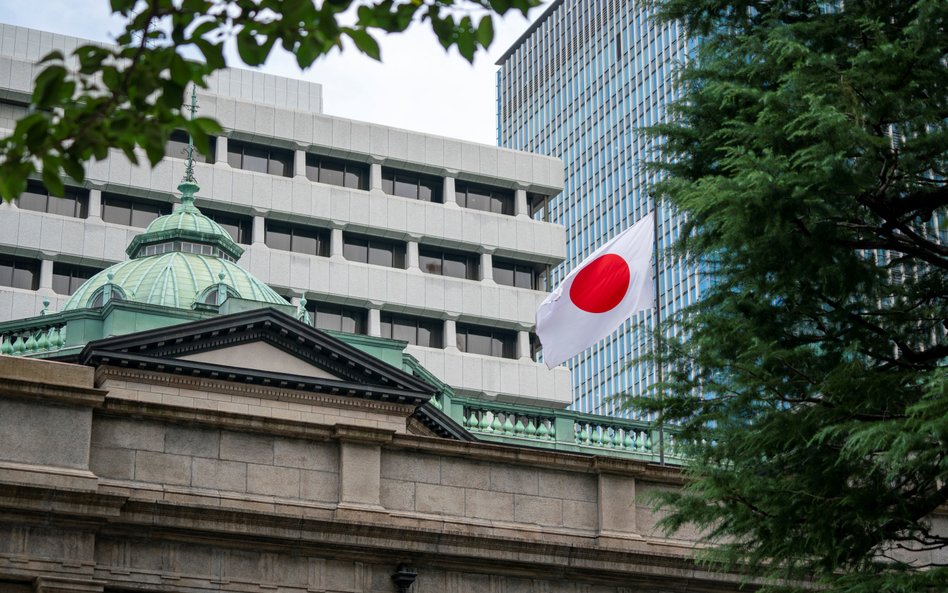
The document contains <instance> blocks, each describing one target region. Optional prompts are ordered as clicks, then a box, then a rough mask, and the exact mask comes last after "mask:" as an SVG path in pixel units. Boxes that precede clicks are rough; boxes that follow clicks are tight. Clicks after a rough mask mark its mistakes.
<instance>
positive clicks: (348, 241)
mask: <svg viewBox="0 0 948 593" xmlns="http://www.w3.org/2000/svg"><path fill="white" fill-rule="evenodd" d="M358 243H363V244H364V245H358ZM359 247H364V248H365V259H359V258H353V257H350V256H349V251H350V248H359ZM373 249H377V250H379V251H389V252H390V253H391V255H392V263H391V265H389V264H384V263H376V262H373V261H372V250H373ZM407 252H408V245H407V244H405V243H402V242H399V241H394V240H391V239H379V238H376V237H369V236H367V235H359V234H357V233H348V232H343V234H342V256H343V258H344V259H345V260H346V261H351V262H357V263H363V264H368V265H370V266H381V267H386V268H393V269H396V270H404V269H406V266H407V257H406V256H407Z"/></svg>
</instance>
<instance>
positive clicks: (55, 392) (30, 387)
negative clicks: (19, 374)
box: [0, 378, 107, 408]
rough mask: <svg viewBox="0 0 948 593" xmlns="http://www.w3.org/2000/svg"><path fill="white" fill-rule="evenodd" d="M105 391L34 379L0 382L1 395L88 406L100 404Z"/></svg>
mask: <svg viewBox="0 0 948 593" xmlns="http://www.w3.org/2000/svg"><path fill="white" fill-rule="evenodd" d="M106 393H107V392H106V391H105V390H104V389H95V388H91V387H69V386H64V385H51V384H48V383H43V382H40V381H36V380H32V381H31V380H25V381H21V380H18V379H9V378H7V379H4V380H3V381H2V382H0V396H2V397H15V398H22V399H29V400H31V401H36V400H43V401H47V402H51V403H57V404H70V405H74V406H82V407H89V408H97V407H99V406H101V405H102V402H103V401H104V400H105V397H106Z"/></svg>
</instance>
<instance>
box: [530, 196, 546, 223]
mask: <svg viewBox="0 0 948 593" xmlns="http://www.w3.org/2000/svg"><path fill="white" fill-rule="evenodd" d="M550 201H551V198H550V196H545V195H543V194H535V193H528V194H527V205H528V207H529V208H530V218H532V219H533V220H540V221H543V222H550Z"/></svg>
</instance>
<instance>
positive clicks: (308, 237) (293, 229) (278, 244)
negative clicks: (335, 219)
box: [264, 221, 329, 256]
mask: <svg viewBox="0 0 948 593" xmlns="http://www.w3.org/2000/svg"><path fill="white" fill-rule="evenodd" d="M264 241H265V242H266V244H267V246H269V247H270V248H271V249H281V250H283V251H293V252H295V253H305V254H308V255H322V256H326V255H329V231H328V230H326V229H317V228H313V227H304V226H295V225H288V224H282V223H272V222H270V221H267V225H266V237H265V239H264Z"/></svg>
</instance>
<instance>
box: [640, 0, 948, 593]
mask: <svg viewBox="0 0 948 593" xmlns="http://www.w3.org/2000/svg"><path fill="white" fill-rule="evenodd" d="M658 10H659V11H660V13H661V15H662V18H665V19H671V20H676V21H679V22H680V23H682V24H683V25H684V26H685V28H686V30H687V31H688V35H689V36H690V37H691V39H693V40H697V41H699V43H696V50H695V55H694V59H693V60H691V61H690V62H689V64H688V65H687V66H686V67H685V68H684V69H683V72H682V75H683V82H684V88H685V89H686V90H685V92H684V93H683V97H684V98H683V100H681V101H680V102H678V103H677V105H676V108H675V111H674V114H675V117H674V119H673V123H670V124H667V125H662V126H659V127H657V128H656V129H653V130H652V133H653V134H656V135H658V136H660V137H661V138H662V140H663V142H664V150H663V155H662V157H661V158H660V160H659V162H658V163H655V166H656V167H658V168H659V169H660V170H662V171H663V172H665V173H666V174H667V175H666V177H665V180H664V181H663V182H662V183H660V184H659V186H658V187H656V188H655V191H656V194H657V195H658V196H659V197H660V199H662V200H665V201H666V203H668V204H671V205H673V206H674V207H675V208H677V209H678V210H679V211H680V212H682V213H684V214H685V215H686V217H687V220H688V223H687V225H686V228H685V230H684V232H683V234H682V236H681V237H680V240H679V244H678V246H677V247H678V249H680V254H681V255H682V256H683V257H690V258H695V259H696V260H697V261H699V262H701V263H700V265H701V266H702V267H703V269H704V270H705V271H706V272H707V273H708V274H709V275H710V277H711V281H712V283H713V286H712V288H711V289H710V290H709V291H708V292H707V293H706V294H705V295H704V297H703V299H702V300H701V301H700V302H699V303H698V304H697V305H695V306H693V307H691V308H690V309H688V310H687V311H686V312H685V313H684V314H683V315H682V317H680V318H678V319H672V320H669V322H668V323H674V324H677V328H678V329H677V331H678V336H679V337H678V338H676V339H673V340H670V341H668V342H666V343H665V346H664V348H663V352H662V354H661V356H662V357H663V358H664V360H665V363H666V368H668V369H669V370H670V373H669V375H668V376H667V377H666V381H665V384H664V385H663V386H662V387H661V390H662V397H661V398H658V397H653V398H650V399H646V398H643V399H640V400H638V401H636V402H634V405H636V406H638V407H639V409H641V410H644V411H648V412H654V413H660V414H661V416H662V418H663V421H664V422H666V423H677V424H680V426H681V431H680V434H679V435H678V436H677V438H678V440H679V442H680V444H681V445H682V446H685V447H687V448H688V450H689V452H690V453H691V455H692V456H693V461H692V462H691V463H690V465H689V467H688V469H687V472H688V474H689V476H690V479H691V481H690V484H689V486H688V487H687V488H686V489H685V490H684V491H682V492H678V493H671V494H667V495H665V496H664V497H663V499H662V500H663V502H664V503H665V504H667V505H668V508H669V511H670V514H669V515H668V517H667V519H666V520H665V523H664V526H665V527H666V528H668V529H675V528H678V527H681V526H683V525H686V524H692V525H696V526H698V527H700V528H702V529H704V530H705V533H706V535H707V537H708V540H709V541H711V542H714V543H715V546H714V547H713V552H711V553H710V554H709V556H708V558H709V560H711V561H715V562H722V563H723V564H724V565H725V566H728V567H734V568H741V569H743V570H749V571H751V573H752V574H755V575H758V576H763V577H765V582H767V583H769V584H770V585H769V586H770V587H772V589H773V590H781V589H789V590H793V589H796V588H797V587H796V585H794V583H803V582H809V583H810V585H812V582H813V580H815V581H816V582H817V583H818V584H819V585H821V586H825V587H827V588H828V590H831V591H845V592H847V593H882V592H893V593H895V592H899V593H902V592H906V593H907V592H926V593H937V592H943V591H946V590H948V506H946V503H948V392H946V385H948V373H946V367H945V361H946V355H948V339H946V329H948V306H946V299H948V274H946V272H948V240H946V239H948V227H946V217H948V186H946V177H948V171H946V161H948V123H946V121H948V92H946V91H948V68H946V62H948V36H946V30H945V27H946V23H948V2H945V1H944V0H857V1H852V2H851V1H849V0H846V1H845V2H843V1H842V0H838V1H830V2H827V1H823V2H820V1H812V0H756V1H746V0H744V1H737V2H733V1H732V2H724V1H718V0H666V1H661V2H658ZM695 394H700V396H699V397H696V396H695ZM936 517H937V518H936ZM939 521H940V524H939V523H938V522H939ZM810 585H808V586H810ZM801 588H804V587H803V586H802V585H801Z"/></svg>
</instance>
